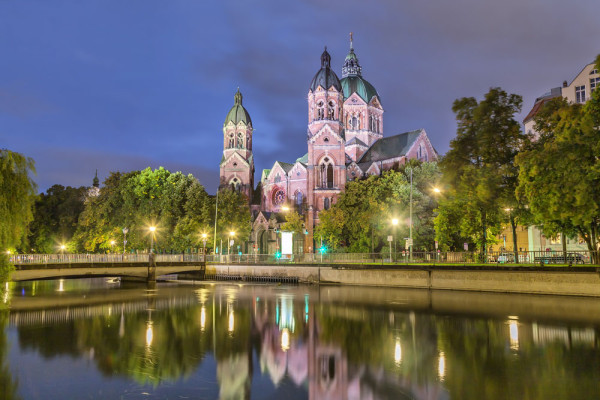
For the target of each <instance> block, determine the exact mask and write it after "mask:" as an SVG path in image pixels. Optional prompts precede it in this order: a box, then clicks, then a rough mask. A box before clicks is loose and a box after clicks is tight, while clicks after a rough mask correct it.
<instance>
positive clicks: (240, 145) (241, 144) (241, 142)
mask: <svg viewBox="0 0 600 400" xmlns="http://www.w3.org/2000/svg"><path fill="white" fill-rule="evenodd" d="M237 147H238V149H243V148H244V134H243V133H242V132H238V136H237Z"/></svg>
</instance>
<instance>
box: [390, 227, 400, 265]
mask: <svg viewBox="0 0 600 400" xmlns="http://www.w3.org/2000/svg"><path fill="white" fill-rule="evenodd" d="M397 225H398V218H394V219H392V226H393V227H394V231H393V232H392V240H393V241H394V255H396V254H398V250H397V249H396V226H397ZM391 259H392V246H391V243H390V260H391Z"/></svg>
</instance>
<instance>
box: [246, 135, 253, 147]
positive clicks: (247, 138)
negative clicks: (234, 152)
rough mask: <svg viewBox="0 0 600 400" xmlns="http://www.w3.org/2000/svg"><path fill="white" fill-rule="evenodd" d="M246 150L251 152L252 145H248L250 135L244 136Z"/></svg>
mask: <svg viewBox="0 0 600 400" xmlns="http://www.w3.org/2000/svg"><path fill="white" fill-rule="evenodd" d="M246 148H247V149H248V150H252V143H250V135H249V134H248V135H246Z"/></svg>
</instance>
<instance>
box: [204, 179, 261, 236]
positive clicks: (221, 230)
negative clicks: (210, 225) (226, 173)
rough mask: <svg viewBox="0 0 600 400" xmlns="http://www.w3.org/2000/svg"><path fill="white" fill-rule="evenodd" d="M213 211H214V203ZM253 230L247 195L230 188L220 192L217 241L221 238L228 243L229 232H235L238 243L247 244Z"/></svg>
mask: <svg viewBox="0 0 600 400" xmlns="http://www.w3.org/2000/svg"><path fill="white" fill-rule="evenodd" d="M212 210H214V203H213V207H212ZM251 230H252V225H251V222H250V209H249V207H248V198H247V197H246V195H245V194H244V193H241V192H238V191H235V190H231V189H229V188H226V189H222V190H220V191H219V212H218V217H217V240H218V239H219V238H220V239H223V240H224V241H225V243H226V242H227V240H229V232H235V239H236V240H237V241H238V242H239V241H242V242H245V241H247V240H248V238H249V236H250V231H251ZM217 243H218V242H217Z"/></svg>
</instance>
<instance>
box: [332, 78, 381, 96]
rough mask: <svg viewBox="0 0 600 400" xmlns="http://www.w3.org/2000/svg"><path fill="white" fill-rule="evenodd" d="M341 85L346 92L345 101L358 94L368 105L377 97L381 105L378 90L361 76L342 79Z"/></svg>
mask: <svg viewBox="0 0 600 400" xmlns="http://www.w3.org/2000/svg"><path fill="white" fill-rule="evenodd" d="M341 84H342V89H343V91H344V100H346V99H347V98H348V97H350V96H352V93H356V94H358V95H359V96H360V98H361V99H363V100H364V101H365V102H366V103H369V101H371V99H372V98H373V96H375V97H377V100H379V102H380V103H381V98H380V97H379V93H377V90H376V89H375V88H374V87H373V85H371V84H370V83H369V82H368V81H367V80H366V79H364V78H363V77H362V76H360V75H357V76H347V77H346V78H342V81H341Z"/></svg>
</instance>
